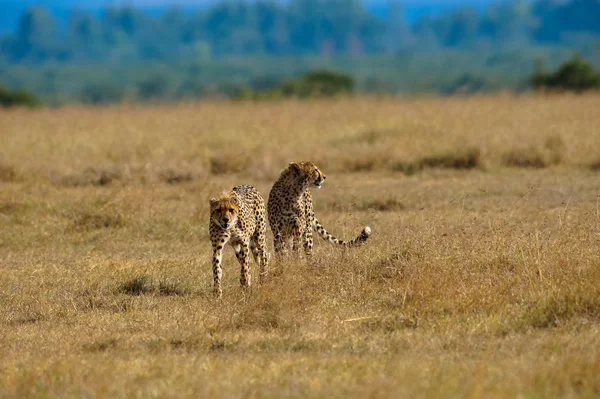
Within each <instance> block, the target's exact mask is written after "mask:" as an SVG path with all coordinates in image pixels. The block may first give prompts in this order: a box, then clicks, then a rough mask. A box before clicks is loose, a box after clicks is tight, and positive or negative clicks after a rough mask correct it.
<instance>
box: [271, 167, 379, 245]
mask: <svg viewBox="0 0 600 399" xmlns="http://www.w3.org/2000/svg"><path fill="white" fill-rule="evenodd" d="M324 181H325V175H324V174H323V172H321V170H320V169H319V167H318V166H317V165H315V164H314V163H312V162H299V163H294V162H292V163H290V164H289V166H288V167H287V168H286V169H284V170H283V171H282V172H281V175H280V176H279V179H278V180H277V181H276V182H275V184H274V185H273V188H271V192H270V193H269V201H268V204H267V210H268V215H269V224H270V225H271V230H272V231H273V236H274V251H275V253H280V252H282V251H283V250H285V249H286V248H287V247H289V241H290V238H291V239H292V250H293V251H297V250H298V249H299V246H300V243H301V242H302V245H303V246H304V251H305V252H306V254H307V255H309V256H310V254H311V253H312V248H313V237H312V232H313V229H316V230H317V232H318V233H319V234H320V235H321V237H322V238H323V239H325V240H326V241H329V242H330V243H332V244H336V245H339V246H355V245H359V244H362V243H363V242H365V241H367V239H368V238H369V236H370V235H371V229H370V228H369V226H366V227H365V228H364V229H363V231H362V232H361V233H360V235H359V236H358V237H356V238H355V239H353V240H350V241H343V240H340V239H337V238H335V237H334V236H332V235H331V234H329V233H328V232H327V230H325V228H324V227H323V226H322V225H321V223H319V220H318V219H317V218H316V216H315V211H314V210H313V202H312V196H311V193H310V190H309V188H311V187H316V188H321V185H322V184H323V182H324Z"/></svg>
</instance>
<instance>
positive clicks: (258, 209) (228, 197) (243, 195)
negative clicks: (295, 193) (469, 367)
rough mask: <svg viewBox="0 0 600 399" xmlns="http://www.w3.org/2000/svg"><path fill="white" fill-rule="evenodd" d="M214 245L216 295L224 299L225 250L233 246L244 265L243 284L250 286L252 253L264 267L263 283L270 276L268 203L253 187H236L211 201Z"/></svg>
mask: <svg viewBox="0 0 600 399" xmlns="http://www.w3.org/2000/svg"><path fill="white" fill-rule="evenodd" d="M209 233H210V242H211V243H212V247H213V251H214V253H213V259H212V264H213V274H214V290H215V295H216V296H217V297H218V298H221V297H222V295H223V289H222V288H221V276H222V273H223V271H222V270H223V269H222V259H223V248H224V247H225V244H227V243H229V244H230V245H231V246H232V247H233V248H234V250H235V256H236V257H237V259H238V261H239V262H240V265H241V276H240V284H241V285H242V287H250V285H251V284H250V283H251V280H250V254H249V252H250V251H252V254H253V255H254V260H255V261H256V263H258V265H259V266H260V278H259V282H262V281H263V279H264V278H265V277H266V274H267V264H268V261H269V254H268V252H267V243H266V235H267V220H266V212H265V201H264V199H263V198H262V196H261V195H260V193H259V192H258V190H257V189H256V188H254V187H252V186H249V185H242V186H237V187H234V188H233V190H232V191H229V192H224V193H223V194H221V196H220V197H219V198H213V199H211V200H210V222H209Z"/></svg>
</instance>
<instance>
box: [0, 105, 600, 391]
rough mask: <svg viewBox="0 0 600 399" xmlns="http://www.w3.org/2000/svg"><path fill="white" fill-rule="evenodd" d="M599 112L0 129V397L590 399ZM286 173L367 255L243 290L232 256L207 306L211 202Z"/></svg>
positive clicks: (270, 113) (511, 109)
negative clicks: (318, 180) (365, 230)
mask: <svg viewBox="0 0 600 399" xmlns="http://www.w3.org/2000/svg"><path fill="white" fill-rule="evenodd" d="M599 110H600V96H599V95H586V96H568V95H563V96H549V97H536V96H523V97H513V96H510V95H498V96H493V97H471V98H435V97H431V98H429V97H422V98H420V97H419V98H405V99H402V98H400V99H399V98H355V99H345V100H329V101H317V100H315V101H310V102H301V101H289V102H279V103H230V102H208V103H194V104H178V105H146V106H139V107H138V106H133V105H122V106H118V107H109V108H80V107H66V108H62V109H41V110H12V111H0V143H1V145H0V397H19V398H26V397H35V398H64V397H100V398H113V397H143V398H146V397H160V398H164V397H227V398H247V397H327V398H329V397H344V398H347V397H360V398H363V397H389V398H396V397H486V398H490V397H523V398H541V397H567V398H571V397H589V398H592V397H598V396H600V208H599V195H600V172H599V171H598V169H600V112H599ZM301 160H312V161H314V162H316V163H318V164H319V165H321V168H322V170H323V171H324V173H325V174H326V175H327V181H326V183H325V184H324V185H323V189H321V190H317V191H314V192H313V196H314V199H315V203H316V205H315V206H316V212H317V216H318V217H319V219H320V220H321V222H322V223H323V224H324V225H325V227H326V228H328V229H329V230H330V231H331V232H332V233H334V234H335V235H337V236H339V237H341V238H353V237H355V236H356V235H357V234H358V233H359V232H360V230H361V229H362V227H363V226H365V225H367V224H368V225H369V226H371V228H372V229H373V236H372V238H371V239H370V241H369V242H368V244H366V245H364V246H362V247H359V248H353V249H348V250H346V251H343V250H341V249H339V248H333V247H330V246H329V245H327V243H325V242H324V241H322V240H320V239H318V238H317V241H316V244H315V253H314V255H315V256H314V259H313V260H311V261H310V262H308V261H306V260H304V259H296V258H292V259H286V260H282V261H278V262H275V261H274V262H272V263H271V265H270V275H269V278H268V280H267V282H266V283H265V284H264V285H263V286H254V287H253V290H252V292H251V293H250V294H249V295H248V294H246V293H244V292H243V291H242V290H241V289H240V287H239V266H238V264H237V262H236V261H235V257H234V256H233V250H232V249H231V248H230V247H228V248H226V253H225V257H224V294H223V300H222V301H216V300H215V299H214V298H213V296H212V289H211V286H212V270H211V252H210V243H209V240H208V231H207V230H208V200H209V198H211V197H212V196H215V195H218V194H219V193H220V192H221V191H222V190H224V189H230V188H231V187H233V186H234V185H237V184H241V183H246V184H252V185H254V186H256V187H257V188H258V189H259V190H260V192H261V193H262V194H263V196H264V197H265V199H266V197H267V196H268V192H269V189H270V185H271V184H272V183H273V182H274V181H275V179H276V178H277V176H278V174H279V172H280V170H281V169H282V168H284V167H286V166H287V164H288V163H289V162H291V161H301ZM269 234H270V232H269ZM268 243H269V246H270V247H271V246H272V237H271V236H270V235H269V238H268ZM252 266H253V267H254V266H255V263H252ZM253 271H256V268H255V267H254V269H253ZM254 277H255V278H254V279H253V280H254V281H257V279H256V277H257V274H256V273H255V274H254Z"/></svg>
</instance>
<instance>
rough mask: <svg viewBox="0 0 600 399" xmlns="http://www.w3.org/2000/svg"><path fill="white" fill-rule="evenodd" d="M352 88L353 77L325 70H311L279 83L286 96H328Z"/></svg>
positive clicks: (348, 91)
mask: <svg viewBox="0 0 600 399" xmlns="http://www.w3.org/2000/svg"><path fill="white" fill-rule="evenodd" d="M353 90H354V79H353V78H352V77H351V76H350V75H347V74H345V73H342V72H336V71H327V70H317V71H313V72H310V73H308V74H307V75H304V76H301V77H299V78H296V79H291V80H288V81H285V82H283V83H282V85H281V91H282V92H283V95H284V96H286V97H329V96H335V95H339V94H349V93H352V91H353Z"/></svg>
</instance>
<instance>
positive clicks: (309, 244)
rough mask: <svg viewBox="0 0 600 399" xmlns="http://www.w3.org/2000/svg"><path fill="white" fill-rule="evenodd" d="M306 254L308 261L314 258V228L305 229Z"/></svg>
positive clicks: (307, 227)
mask: <svg viewBox="0 0 600 399" xmlns="http://www.w3.org/2000/svg"><path fill="white" fill-rule="evenodd" d="M303 244H304V253H305V254H306V257H307V258H308V259H310V258H311V256H312V249H313V232H312V226H309V225H307V226H306V228H305V229H304V243H303Z"/></svg>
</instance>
